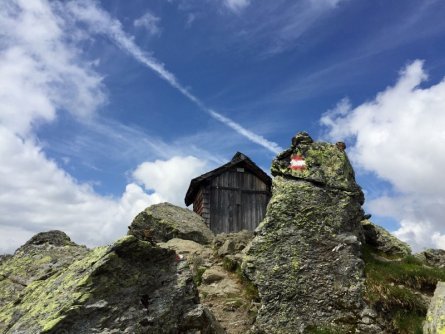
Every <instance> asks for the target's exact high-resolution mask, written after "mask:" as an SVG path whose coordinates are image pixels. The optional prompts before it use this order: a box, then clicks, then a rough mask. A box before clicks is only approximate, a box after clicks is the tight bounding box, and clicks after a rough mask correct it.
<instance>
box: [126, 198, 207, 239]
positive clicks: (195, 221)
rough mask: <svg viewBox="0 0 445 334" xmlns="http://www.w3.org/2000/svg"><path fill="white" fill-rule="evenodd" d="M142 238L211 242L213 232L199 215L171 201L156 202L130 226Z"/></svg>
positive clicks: (131, 232) (136, 235)
mask: <svg viewBox="0 0 445 334" xmlns="http://www.w3.org/2000/svg"><path fill="white" fill-rule="evenodd" d="M128 228H129V231H128V234H129V235H134V236H135V237H136V238H138V239H140V240H146V241H151V242H166V241H168V240H170V239H173V238H179V239H185V240H192V241H195V242H198V243H200V244H210V243H211V242H212V240H213V237H214V235H213V232H212V231H211V230H210V229H209V228H208V227H207V225H206V224H205V222H204V219H202V218H201V217H200V216H199V215H197V214H196V213H194V212H193V211H190V210H188V209H184V208H180V207H178V206H175V205H173V204H170V203H161V204H155V205H152V206H150V207H148V208H146V209H145V210H144V211H142V212H141V213H139V214H138V215H137V216H136V218H134V220H133V222H132V223H131V225H130V226H129V227H128Z"/></svg>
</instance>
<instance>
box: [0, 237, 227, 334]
mask: <svg viewBox="0 0 445 334" xmlns="http://www.w3.org/2000/svg"><path fill="white" fill-rule="evenodd" d="M51 234H53V232H51V233H50V234H43V235H39V236H36V237H34V238H33V239H31V240H30V241H29V242H28V243H27V244H26V245H25V246H23V247H21V248H20V249H19V250H18V251H17V252H16V254H15V255H14V256H13V257H10V258H8V259H6V260H4V261H3V262H2V263H1V264H0V289H1V294H0V295H1V296H2V297H1V300H0V332H1V333H73V334H74V333H85V334H87V333H195V332H196V331H200V332H201V333H224V330H223V329H222V328H221V327H220V326H219V324H218V323H217V322H216V320H215V319H214V317H213V316H212V315H211V313H210V312H209V311H208V309H206V308H205V307H203V306H202V305H200V304H198V295H197V290H196V288H195V286H194V284H193V281H192V276H191V274H190V271H189V270H188V266H187V264H186V263H185V262H184V261H181V260H180V259H179V258H178V257H177V255H176V253H175V252H174V251H172V250H169V249H164V248H160V247H157V246H155V245H152V244H151V243H149V242H145V241H141V240H138V239H137V238H135V237H134V236H127V237H124V238H122V239H120V240H118V241H117V242H115V243H114V244H113V245H111V246H109V247H98V248H95V249H93V250H88V249H86V248H85V247H81V246H77V245H75V244H74V243H72V242H70V241H69V242H68V240H69V239H68V240H66V239H65V241H63V242H59V241H57V242H53V241H54V240H63V239H64V238H61V239H60V238H53V237H52V236H51ZM58 235H59V236H62V237H63V236H64V235H62V234H60V233H58ZM36 240H37V242H36Z"/></svg>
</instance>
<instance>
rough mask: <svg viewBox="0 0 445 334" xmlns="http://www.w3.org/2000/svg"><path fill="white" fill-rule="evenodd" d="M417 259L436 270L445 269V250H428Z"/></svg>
mask: <svg viewBox="0 0 445 334" xmlns="http://www.w3.org/2000/svg"><path fill="white" fill-rule="evenodd" d="M416 257H417V258H418V259H419V260H421V261H422V262H423V263H425V264H426V265H428V266H431V267H436V268H441V269H443V268H445V250H443V249H427V250H425V251H423V252H421V253H419V254H416Z"/></svg>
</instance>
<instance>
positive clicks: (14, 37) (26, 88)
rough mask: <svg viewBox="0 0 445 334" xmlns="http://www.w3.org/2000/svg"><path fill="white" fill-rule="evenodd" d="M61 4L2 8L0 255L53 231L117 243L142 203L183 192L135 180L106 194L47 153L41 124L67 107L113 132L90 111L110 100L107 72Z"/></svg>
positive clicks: (83, 239) (33, 3) (21, 0)
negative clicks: (87, 51)
mask: <svg viewBox="0 0 445 334" xmlns="http://www.w3.org/2000/svg"><path fill="white" fill-rule="evenodd" d="M59 5H61V4H60V3H57V2H53V3H51V4H50V3H49V2H48V1H45V0H40V1H25V0H17V1H13V0H10V1H6V2H3V3H2V6H0V45H1V48H2V49H1V51H0V100H1V101H2V103H1V104H0V189H1V192H0V253H3V252H11V251H13V250H14V249H15V248H17V247H18V246H19V245H20V244H23V242H24V241H26V240H27V239H28V238H29V237H31V236H32V235H33V234H34V233H37V232H40V231H45V230H50V229H61V230H63V231H65V232H67V233H68V234H69V235H70V236H71V237H72V238H73V240H75V241H76V242H78V243H85V244H87V245H89V246H93V245H98V244H104V243H107V242H111V241H112V240H114V239H115V238H117V237H119V236H120V235H122V234H125V233H126V231H127V226H128V225H129V223H130V222H131V220H132V218H133V217H134V216H135V215H136V214H137V213H138V212H139V211H141V210H142V209H143V208H145V207H146V206H148V205H150V204H154V203H158V202H161V201H164V200H166V199H168V198H173V197H174V196H179V195H178V194H177V193H176V191H177V188H174V187H172V191H174V195H172V194H171V193H170V191H169V189H166V188H165V187H163V185H162V184H161V183H156V184H153V183H147V185H149V186H150V189H151V192H150V193H147V192H145V191H144V189H143V188H142V187H140V186H139V185H137V184H136V183H133V182H132V181H130V183H129V184H127V186H126V188H125V190H124V191H123V194H122V195H121V196H120V197H117V198H113V197H107V196H102V195H99V194H97V193H96V192H95V191H94V189H93V188H92V187H91V186H90V185H89V184H86V183H80V182H78V181H77V180H76V179H75V178H73V177H72V176H71V175H69V174H68V173H67V172H66V171H64V170H63V169H62V167H61V166H59V165H57V163H56V162H55V161H53V160H51V159H49V158H48V156H47V155H46V154H45V152H44V149H43V147H42V146H41V145H40V144H39V141H38V138H37V137H36V135H35V131H34V130H35V129H37V128H38V125H39V124H40V123H43V122H51V121H53V120H55V119H56V118H57V116H58V114H59V113H61V112H64V111H69V112H71V113H72V114H73V115H75V116H76V117H78V118H79V119H81V120H83V121H84V122H85V124H88V125H89V126H90V127H94V131H96V132H97V133H100V132H101V131H102V132H104V131H109V130H110V128H109V124H108V123H104V124H102V123H101V124H95V123H94V117H91V116H92V115H94V113H95V111H96V110H97V108H98V107H99V106H100V105H102V104H103V103H104V102H105V100H106V95H105V92H104V87H103V85H102V82H101V76H100V75H98V74H97V73H96V72H95V71H94V70H93V69H92V68H91V67H90V66H91V62H89V61H86V60H83V59H82V54H81V52H80V51H79V47H78V44H77V43H78V42H79V41H80V40H78V39H77V37H76V38H75V39H73V38H72V36H75V35H76V36H78V37H79V38H85V36H82V34H80V35H79V34H77V31H76V30H75V27H74V26H72V22H70V21H67V18H65V17H64V16H63V17H62V16H60V15H61V13H60V12H59V11H61V12H63V10H62V8H61V7H59ZM59 14H60V15H59ZM64 18H65V19H64ZM73 29H74V30H73ZM119 129H123V130H125V131H126V132H125V134H127V135H132V134H134V131H133V130H132V129H128V128H126V127H125V126H121V127H120V128H119ZM113 135H116V134H114V133H113ZM118 142H119V143H120V144H122V145H124V144H125V143H126V144H128V142H126V141H125V140H120V141H118ZM95 144H97V143H95ZM145 144H146V145H147V146H149V145H150V144H151V145H153V146H157V149H158V150H162V148H163V145H160V144H162V143H155V144H154V143H145ZM153 150H154V148H153ZM172 159H176V158H175V157H172ZM156 163H158V164H159V163H160V164H165V165H167V166H168V165H169V163H168V162H156ZM171 177H173V175H171ZM167 179H168V177H167ZM147 182H148V181H147ZM170 183H171V181H170ZM158 190H160V191H161V192H158Z"/></svg>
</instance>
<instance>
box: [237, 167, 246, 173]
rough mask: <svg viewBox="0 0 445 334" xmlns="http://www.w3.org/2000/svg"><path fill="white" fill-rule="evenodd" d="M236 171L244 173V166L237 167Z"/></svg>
mask: <svg viewBox="0 0 445 334" xmlns="http://www.w3.org/2000/svg"><path fill="white" fill-rule="evenodd" d="M236 171H237V172H239V173H244V168H237V169H236Z"/></svg>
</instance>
